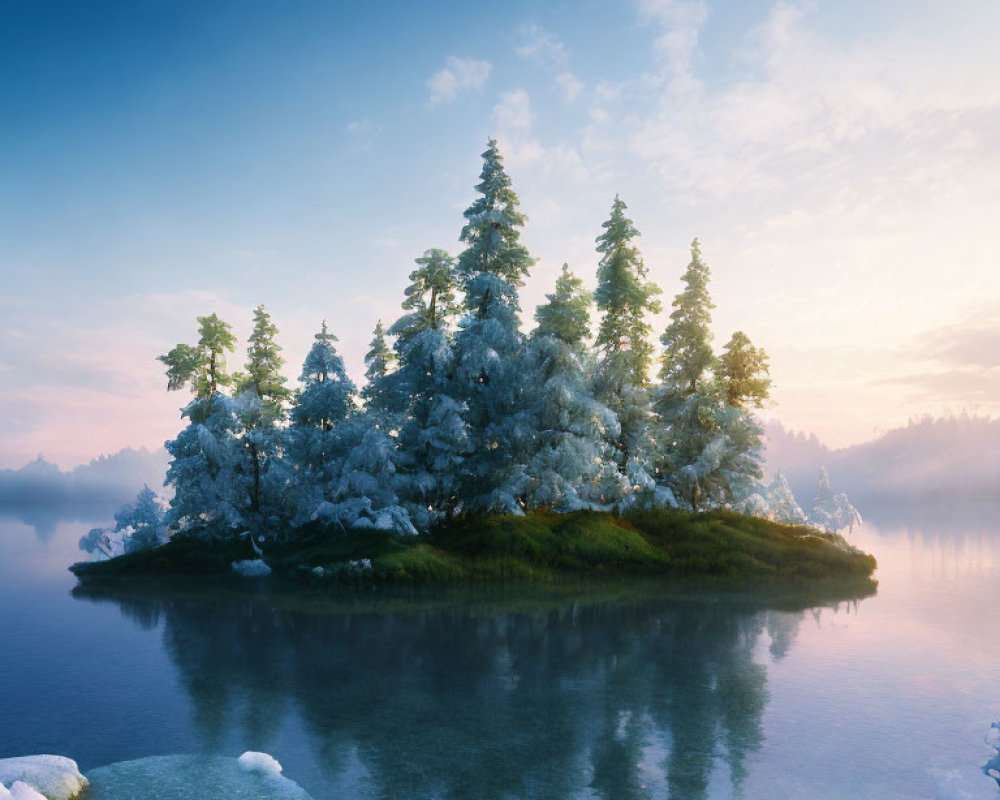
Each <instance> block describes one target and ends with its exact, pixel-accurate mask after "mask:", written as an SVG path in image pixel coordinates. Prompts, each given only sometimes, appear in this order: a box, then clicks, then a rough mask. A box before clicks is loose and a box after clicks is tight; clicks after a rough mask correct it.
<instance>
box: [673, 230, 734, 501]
mask: <svg viewBox="0 0 1000 800" xmlns="http://www.w3.org/2000/svg"><path fill="white" fill-rule="evenodd" d="M709 276H710V273H709V269H708V265H707V264H705V262H704V261H702V259H701V247H700V245H699V243H698V240H697V239H695V240H694V241H693V242H692V243H691V261H690V263H689V264H688V266H687V269H686V270H685V271H684V274H683V276H681V281H682V282H683V284H684V286H683V288H682V289H681V291H680V292H679V293H678V294H677V296H676V297H675V298H674V301H673V311H672V312H671V314H670V324H669V325H668V326H667V329H666V330H665V331H664V333H663V335H662V336H661V337H660V341H661V342H662V343H663V346H664V350H663V355H662V357H661V367H660V386H659V387H658V391H657V399H656V410H657V413H658V414H659V417H660V421H661V425H660V436H661V441H660V447H659V456H660V457H659V460H658V461H659V463H658V468H659V472H660V475H661V476H662V478H661V479H666V481H667V482H668V485H670V486H671V488H672V490H673V491H674V493H675V494H676V495H677V496H678V497H682V498H684V501H685V502H686V503H687V504H688V505H689V506H690V507H691V509H692V510H698V508H699V507H701V505H703V504H704V503H705V502H710V503H713V502H714V503H719V502H723V501H724V500H725V499H726V497H725V495H726V491H725V489H726V483H725V475H724V470H723V462H724V461H725V459H726V457H727V455H728V453H729V452H730V450H731V444H730V443H729V442H728V441H726V438H725V436H724V435H723V433H722V431H721V429H720V422H721V420H720V414H721V412H722V405H723V403H722V397H721V396H720V395H721V393H720V387H719V386H718V384H717V382H716V381H715V380H714V374H713V367H714V366H715V356H714V355H713V353H712V344H711V342H712V332H711V329H710V327H709V326H710V325H711V322H712V309H713V308H714V307H715V306H714V305H713V304H712V299H711V296H710V295H709V292H708V282H709ZM729 416H734V415H729ZM731 421H732V422H733V423H735V422H736V421H737V420H736V419H735V418H734V419H732V420H731Z"/></svg>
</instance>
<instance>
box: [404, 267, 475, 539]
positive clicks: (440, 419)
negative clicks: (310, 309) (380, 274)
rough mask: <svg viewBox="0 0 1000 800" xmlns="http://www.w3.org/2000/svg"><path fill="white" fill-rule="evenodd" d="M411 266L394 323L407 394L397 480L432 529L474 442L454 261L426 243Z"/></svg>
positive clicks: (445, 510) (447, 509)
mask: <svg viewBox="0 0 1000 800" xmlns="http://www.w3.org/2000/svg"><path fill="white" fill-rule="evenodd" d="M416 263H417V265H418V268H417V269H416V270H414V271H413V272H411V273H410V285H409V286H408V287H407V288H406V292H405V300H404V301H403V309H404V310H405V311H407V312H409V313H407V314H404V315H403V316H402V317H400V319H399V320H398V321H397V322H396V323H395V324H394V325H393V326H392V328H391V331H392V332H393V333H395V334H396V336H397V339H396V349H397V351H398V353H399V362H400V367H399V371H398V373H397V376H398V378H399V385H400V390H401V393H402V394H405V395H406V397H407V398H408V400H409V404H408V410H407V415H406V420H405V422H404V423H403V425H402V426H401V428H400V431H399V440H398V464H397V467H398V476H397V481H396V485H397V487H398V492H399V495H400V497H401V498H402V501H403V503H404V505H405V507H406V508H407V510H408V511H409V514H410V517H411V518H412V520H413V522H414V524H416V526H417V527H418V528H421V529H426V528H427V527H429V525H430V524H431V523H432V522H433V521H434V520H436V519H438V518H440V517H441V516H447V515H449V514H451V513H452V511H454V509H455V506H456V504H457V503H458V492H459V480H458V478H459V473H460V471H461V466H462V464H463V462H464V456H465V453H466V450H467V448H468V437H467V435H466V426H465V420H464V419H463V414H464V412H465V406H464V404H463V403H462V402H461V401H460V400H458V399H456V397H455V396H454V392H455V390H456V388H457V387H456V384H455V381H454V375H455V352H454V349H453V347H452V343H451V339H450V337H449V334H448V329H449V327H450V326H451V324H452V322H453V319H454V316H455V315H456V313H457V312H458V307H457V304H456V302H455V272H454V269H453V266H454V262H453V261H452V259H451V258H450V257H449V256H448V254H447V253H446V252H445V251H444V250H428V251H426V252H425V253H424V255H423V256H422V257H420V258H418V259H416Z"/></svg>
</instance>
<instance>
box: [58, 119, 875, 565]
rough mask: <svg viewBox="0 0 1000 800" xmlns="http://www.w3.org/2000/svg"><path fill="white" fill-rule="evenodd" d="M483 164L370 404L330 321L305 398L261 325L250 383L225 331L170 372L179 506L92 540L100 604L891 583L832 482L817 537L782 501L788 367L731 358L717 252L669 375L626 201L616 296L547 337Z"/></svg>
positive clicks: (390, 343) (562, 307)
mask: <svg viewBox="0 0 1000 800" xmlns="http://www.w3.org/2000/svg"><path fill="white" fill-rule="evenodd" d="M483 162H484V164H483V169H482V173H481V175H480V179H481V182H480V183H479V184H478V186H477V187H476V190H477V192H478V194H479V196H478V197H477V199H476V200H475V201H474V202H473V203H472V205H471V206H470V207H469V208H468V209H467V211H466V212H465V215H464V216H465V224H464V226H463V227H462V230H461V235H460V239H461V241H462V242H463V243H464V244H465V245H466V248H465V250H464V251H463V252H462V253H461V254H460V255H459V256H458V257H457V258H453V257H452V256H450V255H449V254H448V253H447V252H446V251H444V250H441V249H430V250H427V251H426V252H425V253H424V254H423V255H422V256H421V257H419V258H417V259H416V268H415V269H414V270H413V271H412V272H411V273H410V276H409V278H410V284H409V286H407V288H406V290H405V292H404V300H403V302H402V308H403V311H404V313H403V315H402V316H401V317H400V318H399V319H398V320H396V321H395V322H394V323H393V324H392V325H390V326H389V327H388V328H386V327H384V326H383V324H382V322H381V321H379V322H378V323H377V324H376V326H375V333H374V337H373V339H372V342H371V349H370V351H369V352H368V354H367V356H366V358H365V363H366V365H367V371H366V383H365V385H364V387H363V388H362V389H361V390H360V391H358V389H357V388H356V386H355V384H354V383H353V382H352V381H351V379H350V378H349V377H348V376H347V372H346V370H345V367H344V362H343V359H342V358H341V357H340V355H338V353H337V351H336V349H335V346H334V342H335V341H336V337H335V336H334V334H333V333H332V332H331V331H330V330H329V329H328V327H327V324H326V322H325V321H324V322H323V324H322V326H321V328H320V331H319V333H317V334H316V336H315V341H314V344H313V346H312V348H311V350H310V351H309V353H308V354H307V356H306V358H305V361H304V363H303V367H302V372H301V376H300V379H299V380H300V385H299V387H298V389H297V390H296V391H294V392H293V391H292V390H291V389H290V388H289V387H287V386H286V383H287V379H286V378H285V377H284V376H283V375H282V374H281V371H280V370H281V367H282V366H283V364H284V359H283V358H282V357H281V350H282V348H281V347H280V346H279V345H278V344H277V327H276V326H275V324H274V322H273V321H272V319H271V317H270V315H269V314H268V313H267V312H266V311H265V310H264V307H263V306H260V307H258V308H257V309H256V311H255V312H254V318H253V329H252V332H251V334H250V336H249V338H248V340H247V345H246V365H245V368H244V371H242V372H229V371H227V368H226V356H227V354H228V353H231V352H233V351H234V349H235V347H236V337H235V336H234V334H233V332H232V328H231V327H230V325H229V324H228V323H226V322H224V321H222V320H221V319H219V317H218V316H216V315H215V314H211V315H209V316H205V317H199V320H198V321H199V324H200V328H199V339H198V342H197V343H196V344H193V345H189V344H178V345H177V346H176V347H174V348H173V349H172V350H171V351H170V352H169V353H167V354H166V355H163V356H161V357H160V360H161V361H162V362H163V363H164V364H165V365H166V371H167V387H168V389H170V390H180V389H184V388H188V389H190V390H191V392H192V393H193V395H194V398H193V400H192V401H191V402H190V403H188V404H187V405H186V406H185V407H184V409H183V410H182V414H183V416H184V418H186V419H187V421H188V424H187V426H186V427H185V428H184V429H183V430H182V431H181V432H180V433H179V435H178V436H177V438H176V439H174V440H172V441H169V442H167V444H166V447H167V450H168V452H169V453H170V455H171V457H172V461H171V464H170V467H169V470H168V472H167V480H166V483H167V485H168V486H169V487H170V488H171V489H172V492H173V494H172V497H170V499H169V502H166V501H163V500H161V499H160V498H159V497H157V496H156V494H155V493H154V492H152V491H151V490H149V489H148V488H147V489H144V490H143V491H142V492H140V494H139V496H138V497H137V498H136V501H135V503H134V504H130V505H128V506H126V507H124V508H123V509H122V510H121V511H120V512H119V513H118V514H117V515H116V525H115V527H114V528H113V529H100V528H98V529H94V530H92V531H91V532H90V534H89V535H88V536H87V537H84V539H83V540H81V548H83V549H85V550H87V551H89V552H91V553H94V554H96V555H98V556H103V557H105V558H106V559H107V560H103V561H101V560H98V561H91V562H86V563H80V564H75V565H73V566H72V567H71V569H72V571H73V572H74V573H75V574H76V575H77V576H78V577H79V578H80V579H82V580H96V579H107V578H125V577H153V576H155V577H160V578H163V577H168V576H192V575H198V576H206V575H216V576H224V575H232V574H237V575H240V576H259V575H271V574H275V575H278V576H282V577H291V578H295V579H298V580H300V581H304V582H314V583H315V582H322V583H338V584H345V583H346V584H364V585H370V584H433V583H456V582H467V581H513V580H531V581H553V580H556V579H560V578H564V577H567V576H605V577H621V576H641V575H645V576H659V577H664V576H667V577H670V578H712V579H733V578H750V579H782V580H784V579H788V580H793V581H803V580H819V579H829V578H837V579H839V578H861V579H863V580H870V576H871V574H872V572H873V571H874V569H875V566H876V565H875V560H874V558H872V557H871V556H869V555H865V554H864V553H861V552H860V551H858V550H857V549H855V548H853V547H851V546H850V545H849V544H848V543H847V542H846V541H845V540H844V539H843V538H842V537H841V536H840V535H839V533H838V532H837V531H839V530H840V529H842V528H847V527H852V526H853V525H854V524H855V523H856V522H858V521H860V518H859V516H858V514H857V512H856V510H855V509H854V508H853V506H852V505H851V504H850V502H849V501H848V500H847V498H846V497H845V496H844V495H835V494H834V493H833V491H832V489H831V487H830V485H829V481H828V479H827V478H826V475H825V473H824V474H823V475H821V478H820V484H819V487H818V489H817V495H816V500H815V502H814V507H813V512H812V514H811V515H809V516H807V515H806V514H804V513H803V511H802V510H801V508H800V507H799V506H798V504H797V503H796V501H795V499H794V497H793V496H792V494H791V491H790V489H789V488H788V484H787V482H786V481H785V480H784V478H782V476H781V475H780V474H778V475H776V476H775V478H774V480H773V482H772V483H771V484H770V485H769V486H764V485H762V484H761V483H760V481H761V478H762V476H763V473H762V469H761V466H760V461H761V456H760V451H761V435H762V432H763V431H762V427H761V425H760V422H759V420H758V419H757V418H756V417H755V415H754V413H753V411H754V409H757V408H760V407H761V406H762V405H763V404H764V403H765V402H766V401H767V399H768V396H769V391H770V377H769V373H768V361H767V356H766V354H765V353H764V351H763V350H761V349H759V348H757V347H755V346H754V345H753V344H752V343H751V341H750V338H749V337H748V336H747V335H746V334H745V333H743V332H741V331H737V332H736V333H734V334H733V335H732V337H731V338H730V340H729V341H728V342H727V344H726V345H725V347H724V348H723V350H722V352H721V353H719V354H716V353H715V352H714V351H713V349H712V346H711V340H712V333H711V330H710V323H711V309H712V308H714V306H713V304H712V302H711V297H710V295H709V291H708V283H709V269H708V266H707V265H706V264H705V262H704V261H703V260H702V256H701V248H700V245H699V243H698V240H697V239H695V240H694V242H693V243H692V245H691V253H690V262H689V264H688V266H687V268H686V270H685V271H684V273H683V275H682V276H681V282H682V289H681V291H680V292H679V293H678V294H677V295H676V297H675V299H674V301H673V306H672V307H673V311H672V313H671V314H670V323H669V324H668V326H667V327H666V330H665V331H664V332H663V334H662V335H661V337H660V341H661V342H662V344H663V349H662V351H661V352H660V354H659V356H658V358H654V347H653V346H652V344H651V343H650V341H649V339H650V335H651V333H652V326H651V324H650V322H649V319H648V317H649V315H651V314H655V313H658V312H659V311H660V310H661V304H660V301H659V299H658V296H659V295H660V294H661V290H660V288H659V287H658V286H657V285H656V284H654V283H653V282H652V281H651V280H650V278H649V274H648V270H647V267H646V265H645V264H644V262H643V259H642V257H641V255H640V253H639V250H638V248H637V246H636V241H635V240H636V239H637V238H638V236H639V232H638V230H637V229H636V227H635V226H634V224H633V223H632V221H631V220H630V219H628V217H626V215H625V211H626V206H625V203H624V202H623V201H622V200H621V199H620V198H618V197H616V198H615V199H614V202H613V204H612V207H611V213H610V216H609V218H608V220H607V221H606V222H605V223H604V224H603V226H602V227H603V232H602V233H601V234H600V235H599V236H598V237H597V240H596V241H597V248H596V249H597V252H598V254H599V255H600V259H599V263H598V269H597V287H596V290H594V291H592V292H591V291H587V290H586V289H585V288H584V284H583V281H582V280H581V279H580V278H578V277H576V276H575V275H573V274H572V273H571V272H570V271H569V268H568V266H567V265H564V266H563V268H562V271H561V273H560V274H559V276H558V279H557V280H556V283H555V288H554V291H553V292H552V293H550V294H548V295H547V302H546V303H544V304H543V305H541V306H539V307H538V308H537V310H536V312H535V315H534V316H535V320H536V321H537V323H538V324H537V326H536V327H535V328H534V330H532V331H531V332H530V333H524V332H523V331H522V329H521V319H520V311H521V308H520V304H519V299H518V290H519V289H520V288H521V287H522V286H523V284H524V280H525V278H526V277H527V275H528V273H529V270H530V268H531V266H532V265H533V264H534V263H535V261H536V259H534V258H533V257H532V256H531V255H530V254H529V252H528V250H527V248H526V247H525V246H524V245H523V244H522V243H521V241H520V229H521V228H522V226H523V225H524V223H525V221H526V217H525V216H524V215H523V214H522V213H521V212H520V211H519V200H518V198H517V195H516V194H515V193H514V190H513V188H512V185H511V180H510V177H509V176H508V175H507V173H506V171H505V169H504V166H503V159H502V157H501V155H500V152H499V149H498V148H497V144H496V142H495V141H494V140H492V139H491V140H490V142H489V145H488V147H487V149H486V151H485V152H484V153H483ZM463 294H464V299H461V298H462V295H463ZM594 305H596V307H597V309H598V311H600V312H601V314H602V316H601V318H600V320H599V321H597V324H596V326H592V319H591V308H592V306H594ZM592 335H593V337H594V339H593V343H592V344H590V343H589V339H590V337H591V336H592ZM656 362H658V363H656ZM656 366H658V380H655V381H654V380H652V379H651V375H652V373H653V372H654V371H656V370H654V367H656Z"/></svg>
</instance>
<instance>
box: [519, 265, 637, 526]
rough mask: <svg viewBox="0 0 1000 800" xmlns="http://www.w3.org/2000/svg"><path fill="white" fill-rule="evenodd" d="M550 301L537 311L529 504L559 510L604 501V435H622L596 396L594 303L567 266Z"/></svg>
mask: <svg viewBox="0 0 1000 800" xmlns="http://www.w3.org/2000/svg"><path fill="white" fill-rule="evenodd" d="M547 297H548V303H546V304H544V305H541V306H539V307H538V309H537V310H536V311H535V319H536V320H537V321H538V327H537V328H536V329H535V332H534V334H533V335H532V338H531V343H530V350H529V352H530V356H531V375H532V384H533V391H532V393H531V395H530V401H531V405H530V408H531V414H532V427H533V428H534V430H535V432H536V433H535V436H534V439H533V448H532V449H533V452H532V455H531V458H530V460H529V461H528V463H527V466H526V468H525V474H526V476H527V479H528V484H527V491H526V500H527V503H528V505H529V506H535V507H539V506H541V507H547V508H552V509H554V510H556V511H573V510H576V509H580V508H593V507H597V506H599V505H601V504H602V502H603V499H604V498H603V497H602V490H603V488H604V483H605V471H606V470H608V471H611V472H612V473H615V474H617V469H616V468H615V466H614V464H612V463H609V462H608V461H606V460H605V458H604V450H605V448H604V438H605V437H606V436H608V435H612V436H614V435H617V434H618V419H617V417H615V415H614V414H613V413H612V412H611V411H610V410H609V409H608V408H607V407H606V406H604V405H603V404H601V403H599V402H598V401H597V400H596V399H595V398H594V396H593V392H592V386H591V377H590V374H589V370H588V364H587V354H586V351H585V348H584V343H583V340H584V337H585V336H586V335H587V334H588V332H589V325H588V323H589V321H590V306H591V304H592V302H593V299H592V297H591V295H590V293H589V292H586V291H585V290H584V288H583V281H581V280H580V279H579V278H577V277H575V276H573V275H572V274H571V273H570V272H569V268H568V267H567V266H566V265H565V264H564V265H563V269H562V274H561V275H560V276H559V279H558V280H557V281H556V288H555V292H553V293H552V294H549V295H547Z"/></svg>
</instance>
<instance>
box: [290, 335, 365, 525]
mask: <svg viewBox="0 0 1000 800" xmlns="http://www.w3.org/2000/svg"><path fill="white" fill-rule="evenodd" d="M335 341H337V337H336V336H334V335H333V334H332V333H330V332H329V331H328V330H327V327H326V321H325V320H324V322H323V326H322V328H321V330H320V332H319V333H317V334H316V336H315V341H314V342H313V346H312V348H311V349H310V350H309V353H308V355H307V356H306V358H305V361H304V363H303V365H302V374H301V375H300V376H299V382H300V384H301V386H300V389H299V391H298V393H297V395H296V398H295V404H294V405H293V407H292V412H291V418H292V426H291V428H290V429H289V431H288V442H289V449H290V451H291V454H292V462H293V465H294V469H295V475H296V485H297V493H296V494H297V496H296V498H295V499H296V502H297V505H298V509H299V511H298V519H299V520H300V521H301V520H303V519H310V518H312V516H313V515H314V513H315V511H316V509H317V508H318V507H319V505H320V504H321V503H322V502H324V501H325V500H328V499H329V497H330V494H331V492H332V491H333V489H334V488H335V487H336V485H337V483H338V482H339V479H340V468H341V466H342V463H343V460H344V458H345V457H346V455H347V453H348V452H349V450H350V448H351V446H352V445H353V442H352V441H351V437H349V436H348V435H347V431H346V430H344V424H343V423H344V422H345V420H347V419H348V418H349V417H350V416H351V415H352V414H353V413H354V411H355V410H356V408H357V407H356V405H355V402H354V398H355V395H356V390H355V387H354V383H353V382H352V381H351V379H350V378H348V377H347V372H346V371H345V369H344V362H343V359H341V357H340V356H339V355H338V354H337V351H336V349H335V348H334V345H333V343H334V342H335Z"/></svg>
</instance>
